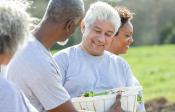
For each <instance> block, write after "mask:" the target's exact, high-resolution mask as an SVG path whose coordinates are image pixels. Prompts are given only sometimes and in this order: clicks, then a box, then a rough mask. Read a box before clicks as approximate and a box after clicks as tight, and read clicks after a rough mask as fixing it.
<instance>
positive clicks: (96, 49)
mask: <svg viewBox="0 0 175 112" xmlns="http://www.w3.org/2000/svg"><path fill="white" fill-rule="evenodd" d="M82 28H84V29H82V31H83V32H84V34H83V36H84V37H83V41H82V47H83V49H84V50H85V51H86V52H88V53H89V54H91V55H94V56H99V55H102V54H103V52H104V50H105V48H107V47H108V46H109V45H110V44H111V41H112V38H113V37H112V36H113V34H114V27H113V26H112V24H111V23H110V22H106V21H97V20H96V21H95V22H94V24H93V25H91V26H90V27H86V26H84V25H82Z"/></svg>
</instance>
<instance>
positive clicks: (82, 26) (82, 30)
mask: <svg viewBox="0 0 175 112" xmlns="http://www.w3.org/2000/svg"><path fill="white" fill-rule="evenodd" d="M80 28H81V32H82V33H84V30H85V24H84V21H83V20H82V21H81V24H80Z"/></svg>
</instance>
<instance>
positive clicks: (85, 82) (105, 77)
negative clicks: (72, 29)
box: [54, 46, 133, 97]
mask: <svg viewBox="0 0 175 112" xmlns="http://www.w3.org/2000/svg"><path fill="white" fill-rule="evenodd" d="M54 58H55V60H56V62H57V64H58V65H59V67H60V70H61V75H62V78H63V85H64V87H65V88H66V89H67V91H68V92H69V94H70V95H71V97H76V96H80V95H81V94H82V93H84V92H86V91H94V92H98V91H102V90H105V89H112V88H116V87H126V86H131V84H132V77H133V74H132V72H131V70H130V68H129V66H128V64H127V63H126V61H125V60H123V58H121V57H119V56H116V55H113V54H111V53H109V52H107V51H105V52H104V54H103V55H102V56H92V55H89V54H88V53H87V52H85V51H83V50H82V49H81V48H80V47H79V46H73V47H70V48H67V49H64V50H62V51H59V52H58V53H57V54H56V55H55V56H54Z"/></svg>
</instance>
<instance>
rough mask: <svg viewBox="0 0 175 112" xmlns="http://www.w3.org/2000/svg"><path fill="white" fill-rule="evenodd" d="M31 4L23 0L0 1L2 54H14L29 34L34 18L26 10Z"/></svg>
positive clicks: (0, 50) (0, 44)
mask: <svg viewBox="0 0 175 112" xmlns="http://www.w3.org/2000/svg"><path fill="white" fill-rule="evenodd" d="M28 6H29V4H28V3H27V2H22V1H20V0H19V1H15V0H14V1H12V0H9V1H3V2H2V1H1V3H0V54H5V53H7V54H10V55H13V54H14V53H15V51H16V50H17V48H18V46H19V45H20V43H22V42H23V40H24V37H25V36H26V35H27V34H28V32H29V28H30V25H32V24H30V23H32V21H33V18H31V17H30V15H29V14H28V13H27V12H26V9H27V8H28Z"/></svg>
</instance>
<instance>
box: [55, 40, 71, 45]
mask: <svg viewBox="0 0 175 112" xmlns="http://www.w3.org/2000/svg"><path fill="white" fill-rule="evenodd" d="M68 41H69V39H68V38H67V39H66V40H65V41H61V42H57V44H59V45H61V46H64V45H66V44H67V43H68Z"/></svg>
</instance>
